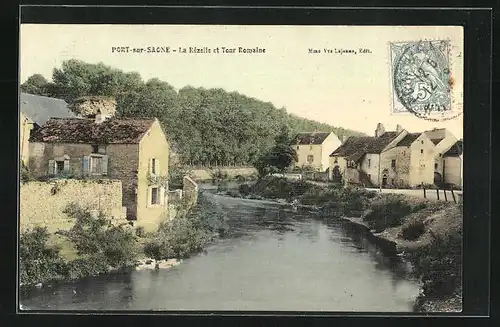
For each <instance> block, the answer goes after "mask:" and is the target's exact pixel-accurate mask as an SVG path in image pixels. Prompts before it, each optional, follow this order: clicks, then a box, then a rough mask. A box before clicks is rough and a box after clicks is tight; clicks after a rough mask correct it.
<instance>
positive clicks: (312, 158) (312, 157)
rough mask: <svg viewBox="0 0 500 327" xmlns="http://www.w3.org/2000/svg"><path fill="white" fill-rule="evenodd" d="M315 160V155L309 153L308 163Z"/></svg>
mask: <svg viewBox="0 0 500 327" xmlns="http://www.w3.org/2000/svg"><path fill="white" fill-rule="evenodd" d="M313 161H314V156H312V155H308V156H307V162H308V163H312V162H313Z"/></svg>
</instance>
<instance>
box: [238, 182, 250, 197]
mask: <svg viewBox="0 0 500 327" xmlns="http://www.w3.org/2000/svg"><path fill="white" fill-rule="evenodd" d="M238 191H239V192H240V194H242V195H248V194H250V193H251V192H252V189H251V187H250V186H249V185H248V184H241V185H240V186H239V187H238Z"/></svg>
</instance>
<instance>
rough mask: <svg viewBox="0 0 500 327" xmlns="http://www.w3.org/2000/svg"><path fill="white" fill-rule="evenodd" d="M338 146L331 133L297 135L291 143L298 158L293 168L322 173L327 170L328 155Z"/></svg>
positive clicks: (339, 142)
mask: <svg viewBox="0 0 500 327" xmlns="http://www.w3.org/2000/svg"><path fill="white" fill-rule="evenodd" d="M340 145H341V141H340V140H339V138H338V137H337V135H335V134H334V133H333V132H312V133H298V134H297V135H296V136H295V137H294V138H293V140H292V142H291V146H292V147H293V149H294V150H295V151H296V152H297V157H298V161H297V162H296V163H295V167H303V168H309V169H311V170H314V171H319V172H324V171H326V170H327V169H328V168H329V154H330V153H331V151H332V150H334V149H336V148H337V147H339V146H340Z"/></svg>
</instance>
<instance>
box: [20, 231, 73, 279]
mask: <svg viewBox="0 0 500 327" xmlns="http://www.w3.org/2000/svg"><path fill="white" fill-rule="evenodd" d="M49 236H50V234H49V232H48V231H47V229H46V228H42V227H35V228H34V229H31V230H28V231H25V232H22V233H21V235H20V238H19V273H20V282H21V284H26V285H31V284H35V283H38V282H42V283H43V282H46V281H51V280H57V279H62V278H64V277H65V276H66V273H67V268H66V265H65V262H64V260H63V258H62V257H61V255H60V249H59V248H57V247H53V246H49V245H48V243H47V242H48V240H49Z"/></svg>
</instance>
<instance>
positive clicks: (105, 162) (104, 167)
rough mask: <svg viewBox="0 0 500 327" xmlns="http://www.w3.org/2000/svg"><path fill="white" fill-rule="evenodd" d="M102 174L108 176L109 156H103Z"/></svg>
mask: <svg viewBox="0 0 500 327" xmlns="http://www.w3.org/2000/svg"><path fill="white" fill-rule="evenodd" d="M102 174H103V175H107V174H108V156H102Z"/></svg>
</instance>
